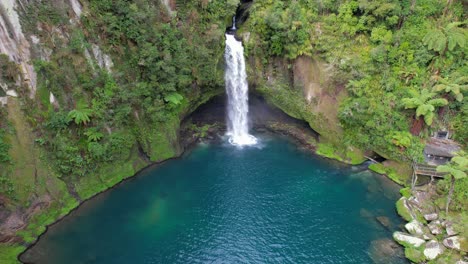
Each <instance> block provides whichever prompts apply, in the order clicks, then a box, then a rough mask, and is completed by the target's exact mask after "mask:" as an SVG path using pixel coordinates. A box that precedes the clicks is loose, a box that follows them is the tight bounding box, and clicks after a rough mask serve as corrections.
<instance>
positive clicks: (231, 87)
mask: <svg viewBox="0 0 468 264" xmlns="http://www.w3.org/2000/svg"><path fill="white" fill-rule="evenodd" d="M224 57H225V59H226V72H225V76H224V78H225V81H226V93H227V99H228V106H227V128H228V131H227V132H228V133H227V135H228V136H229V137H230V138H229V142H230V143H231V144H233V145H238V146H243V145H252V144H255V143H257V139H256V138H255V137H254V136H252V135H250V134H249V126H248V125H249V124H248V112H249V105H248V99H249V94H248V91H249V86H248V84H247V74H246V72H245V60H244V47H243V46H242V42H240V41H237V40H236V39H235V38H234V35H230V34H226V51H225V54H224Z"/></svg>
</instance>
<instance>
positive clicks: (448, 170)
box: [437, 151, 468, 212]
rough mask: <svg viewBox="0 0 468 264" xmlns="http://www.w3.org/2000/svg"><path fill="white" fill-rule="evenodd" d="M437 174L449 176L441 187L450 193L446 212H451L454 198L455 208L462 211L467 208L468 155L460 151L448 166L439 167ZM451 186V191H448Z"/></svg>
mask: <svg viewBox="0 0 468 264" xmlns="http://www.w3.org/2000/svg"><path fill="white" fill-rule="evenodd" d="M437 172H442V173H445V174H446V176H447V177H446V179H445V181H444V182H442V183H441V184H440V185H439V187H441V189H442V190H443V191H444V192H446V193H448V196H447V204H446V212H448V210H449V206H450V201H451V199H452V198H453V199H454V201H455V208H457V209H461V210H463V208H466V205H467V204H468V202H467V201H468V193H467V191H466V190H467V189H466V188H467V187H468V177H467V174H468V155H467V154H466V153H465V152H464V151H460V152H459V153H457V155H456V156H455V157H453V158H452V160H451V161H450V162H449V163H448V164H446V165H439V166H437ZM449 182H450V183H449ZM449 185H450V190H448V189H449V188H448V186H449ZM452 192H453V193H452Z"/></svg>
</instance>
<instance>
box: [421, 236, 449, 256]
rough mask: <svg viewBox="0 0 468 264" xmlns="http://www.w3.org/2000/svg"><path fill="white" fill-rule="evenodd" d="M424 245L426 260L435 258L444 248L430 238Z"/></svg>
mask: <svg viewBox="0 0 468 264" xmlns="http://www.w3.org/2000/svg"><path fill="white" fill-rule="evenodd" d="M424 247H425V249H424V256H425V257H426V258H427V259H428V260H433V259H436V258H437V257H438V256H439V255H440V254H442V253H443V252H444V250H445V248H444V247H443V246H442V245H441V244H440V243H439V242H437V241H436V240H431V241H429V242H427V243H426V245H425V246H424Z"/></svg>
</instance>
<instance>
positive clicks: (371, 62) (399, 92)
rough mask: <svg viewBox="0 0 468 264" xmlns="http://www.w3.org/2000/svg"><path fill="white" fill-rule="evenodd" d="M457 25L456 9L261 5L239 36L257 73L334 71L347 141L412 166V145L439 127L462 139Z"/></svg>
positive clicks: (461, 42)
mask: <svg viewBox="0 0 468 264" xmlns="http://www.w3.org/2000/svg"><path fill="white" fill-rule="evenodd" d="M465 19H466V8H465V9H464V7H463V5H462V4H461V3H460V2H454V3H444V2H440V1H412V2H411V1H403V2H401V1H391V0H390V1H384V0H382V1H320V3H319V2H316V1H306V0H302V1H267V0H264V1H261V0H260V1H255V3H254V5H253V7H252V9H251V18H250V20H249V21H248V22H247V25H246V27H247V29H245V31H249V32H251V35H250V39H253V41H248V42H247V43H248V45H247V50H248V53H249V54H251V55H253V56H260V57H262V58H263V62H264V63H266V64H267V63H269V62H271V61H272V58H274V57H278V56H280V57H285V58H288V59H295V58H297V57H298V56H301V55H312V56H318V57H320V58H321V59H322V60H324V61H325V62H326V63H327V64H328V65H329V66H332V67H333V73H332V76H333V77H332V78H333V79H334V84H340V83H341V84H342V85H344V86H346V90H347V92H348V95H349V97H348V98H347V99H346V100H345V101H344V102H342V103H341V104H340V111H339V118H340V123H341V125H342V127H343V128H344V130H345V137H346V139H345V141H346V142H348V143H352V144H354V145H357V146H359V147H360V148H363V149H374V150H379V152H380V153H382V154H384V155H385V156H386V157H390V158H393V159H403V160H420V159H421V156H420V153H421V150H422V144H421V142H420V139H419V137H418V136H421V137H425V136H427V135H429V134H431V131H434V130H437V129H439V128H448V129H451V130H453V131H455V135H454V137H455V138H457V139H458V140H459V141H460V142H466V140H467V138H466V136H465V133H466V132H465V129H463V127H466V125H467V124H466V117H465V118H464V117H463V115H462V112H463V111H464V110H463V109H462V108H463V107H464V106H463V105H466V101H464V100H466V99H464V96H463V94H464V93H466V92H467V86H466V84H467V79H466V77H464V76H467V74H468V67H467V65H466V57H465V55H466V49H467V47H468V46H467V45H466V38H467V30H466V24H465V23H464V21H465ZM293 40H294V41H293ZM403 98H404V99H403ZM438 108H439V109H438ZM465 108H466V107H465ZM407 109H408V110H407ZM411 109H415V110H416V111H415V110H411ZM421 118H424V120H425V124H424V123H422V122H421ZM410 132H411V133H412V134H413V135H415V136H413V135H411V134H410Z"/></svg>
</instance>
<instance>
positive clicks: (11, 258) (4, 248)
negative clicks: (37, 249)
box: [0, 243, 26, 264]
mask: <svg viewBox="0 0 468 264" xmlns="http://www.w3.org/2000/svg"><path fill="white" fill-rule="evenodd" d="M25 249H26V248H25V247H24V246H22V245H19V244H6V243H1V244H0V263H3V264H19V263H20V262H19V261H18V255H19V254H20V253H21V252H23V251H24V250H25Z"/></svg>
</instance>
